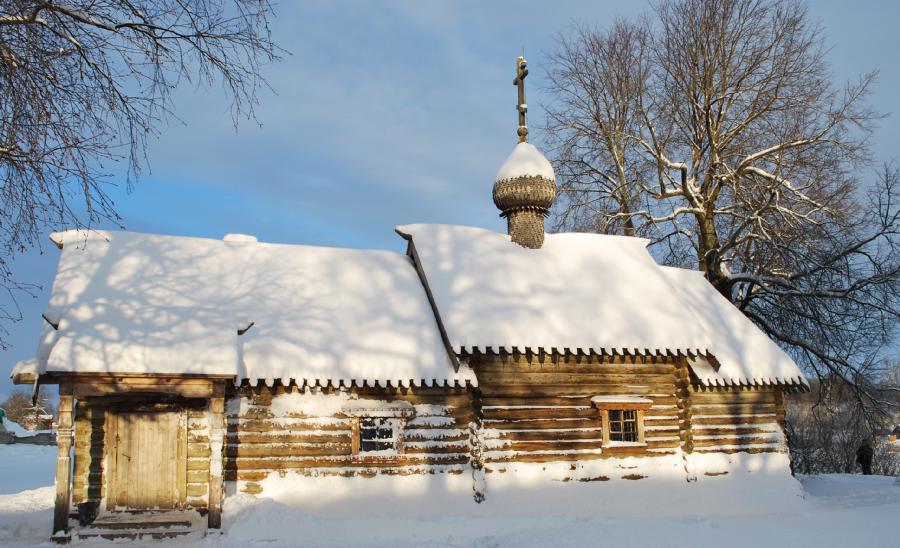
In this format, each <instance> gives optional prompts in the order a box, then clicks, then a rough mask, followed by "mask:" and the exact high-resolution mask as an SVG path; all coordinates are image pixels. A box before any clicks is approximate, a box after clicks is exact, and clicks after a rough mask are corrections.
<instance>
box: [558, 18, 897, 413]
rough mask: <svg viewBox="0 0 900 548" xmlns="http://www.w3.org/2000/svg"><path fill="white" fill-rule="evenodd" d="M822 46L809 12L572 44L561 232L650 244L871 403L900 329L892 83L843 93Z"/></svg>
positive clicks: (644, 23) (572, 37)
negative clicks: (885, 89)
mask: <svg viewBox="0 0 900 548" xmlns="http://www.w3.org/2000/svg"><path fill="white" fill-rule="evenodd" d="M821 36H822V30H821V29H820V28H819V27H817V26H816V25H814V24H812V23H810V21H809V16H808V13H807V10H806V7H805V6H804V5H803V4H802V3H800V2H798V1H795V0H773V1H763V0H734V1H732V0H727V1H726V0H664V1H662V2H660V3H659V4H656V5H655V7H654V9H653V11H652V13H650V14H649V15H647V16H645V17H643V18H641V19H640V20H637V21H618V22H616V23H615V24H613V25H612V26H611V27H610V28H608V29H605V30H604V29H593V28H586V27H580V28H576V29H574V31H571V32H569V33H568V34H564V35H563V36H561V38H560V39H559V48H558V50H557V51H556V53H555V54H554V55H553V57H552V64H551V68H550V70H549V80H550V82H551V87H550V91H551V92H552V94H553V96H554V99H555V100H554V101H553V103H552V104H551V105H550V106H549V107H548V123H547V135H548V140H549V145H550V149H551V151H552V153H553V155H554V161H555V162H554V163H555V166H556V168H557V172H558V174H559V175H560V179H561V191H562V192H561V200H560V201H559V203H558V206H557V209H556V211H555V216H556V217H555V218H556V221H557V228H565V229H570V230H571V229H574V230H587V231H600V232H608V233H620V234H628V235H630V234H636V235H640V236H645V237H648V238H650V239H651V241H652V247H651V250H652V252H653V253H654V254H655V255H656V256H657V257H658V258H659V259H660V260H662V261H663V262H666V263H668V264H675V265H678V266H688V267H693V268H698V269H699V270H701V271H703V272H704V273H705V274H706V277H707V279H708V280H709V281H710V283H712V284H713V286H715V287H716V288H717V289H718V290H719V291H720V292H721V293H722V294H723V295H725V296H726V297H728V298H729V299H731V300H732V302H734V303H735V305H737V306H738V307H739V308H740V309H741V310H742V311H743V312H744V313H745V314H746V315H747V316H748V317H749V318H750V319H752V320H753V321H754V322H756V323H757V324H758V325H759V326H760V327H762V328H763V329H764V330H765V331H766V332H767V333H768V334H769V335H770V336H771V337H772V338H774V339H775V340H776V341H778V342H779V343H781V344H782V345H783V346H784V347H785V348H786V349H788V351H790V352H791V353H792V354H793V355H794V356H795V358H796V359H797V360H798V361H799V362H800V363H801V364H802V365H804V366H806V368H807V369H808V370H809V371H812V372H814V373H815V374H818V375H820V376H837V377H839V378H841V379H842V380H843V381H844V382H847V383H849V384H850V385H851V386H854V387H864V386H868V385H866V384H865V383H863V382H860V379H861V378H862V376H867V375H869V374H871V373H873V372H874V370H875V369H876V368H877V366H878V364H879V363H881V362H880V360H879V359H878V358H879V352H881V351H882V349H883V348H884V347H885V345H886V344H887V343H888V342H889V341H890V340H891V338H892V336H893V334H894V331H895V328H896V325H897V320H898V317H900V303H898V297H897V296H898V294H900V293H898V289H900V255H898V247H897V246H898V244H900V240H898V229H900V210H898V207H897V197H898V192H900V184H898V183H900V174H898V170H897V167H896V166H894V165H886V166H885V167H884V168H883V169H882V170H881V171H880V172H879V173H877V174H875V176H874V177H872V179H874V182H872V181H869V182H866V181H864V180H863V179H864V176H865V174H871V173H873V170H872V169H871V161H872V159H871V155H870V147H869V139H870V136H871V132H872V128H873V124H874V123H875V122H876V121H877V119H878V118H879V116H878V115H877V114H876V113H875V112H873V111H872V110H871V109H870V108H869V107H868V106H867V105H866V103H865V99H866V95H867V93H868V90H869V88H870V86H871V85H872V83H873V81H874V79H875V76H876V74H875V73H870V74H867V75H865V76H863V77H861V78H859V80H858V81H854V82H849V83H847V84H845V85H843V86H835V85H834V84H833V83H832V82H831V76H830V73H829V68H828V65H827V63H826V61H825V48H824V46H823V41H822V38H821ZM857 392H858V398H859V399H858V403H859V404H860V405H861V406H862V407H863V408H865V409H872V408H875V407H879V406H883V405H885V404H888V403H890V402H889V401H885V400H883V399H882V398H881V397H880V396H878V394H881V392H878V393H874V392H872V391H869V390H858V391H857Z"/></svg>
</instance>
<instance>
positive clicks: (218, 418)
mask: <svg viewBox="0 0 900 548" xmlns="http://www.w3.org/2000/svg"><path fill="white" fill-rule="evenodd" d="M213 392H214V395H213V397H212V398H210V401H209V439H210V450H211V451H210V452H211V456H210V459H209V514H208V515H207V518H208V521H207V523H208V527H209V528H210V529H219V528H220V527H221V526H222V499H223V498H224V495H225V493H224V485H225V484H224V480H223V477H222V473H223V470H224V461H225V450H224V446H225V432H226V424H225V383H224V382H223V383H219V384H216V386H215V387H214V391H213Z"/></svg>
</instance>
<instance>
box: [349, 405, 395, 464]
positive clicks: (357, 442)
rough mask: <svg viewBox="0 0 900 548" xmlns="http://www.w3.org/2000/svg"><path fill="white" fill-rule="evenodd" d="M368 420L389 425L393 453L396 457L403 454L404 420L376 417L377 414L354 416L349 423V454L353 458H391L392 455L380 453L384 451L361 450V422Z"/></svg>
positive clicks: (392, 417) (393, 417) (391, 417)
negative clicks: (391, 434) (384, 422)
mask: <svg viewBox="0 0 900 548" xmlns="http://www.w3.org/2000/svg"><path fill="white" fill-rule="evenodd" d="M368 419H371V420H376V421H379V420H380V421H386V422H387V424H389V425H390V427H391V429H392V430H393V444H394V447H393V448H392V449H393V451H394V452H395V453H396V454H397V455H400V454H403V428H404V426H405V425H406V419H405V418H403V417H396V416H384V415H378V414H377V413H376V414H372V415H359V416H355V417H352V418H351V422H350V435H351V440H350V453H351V454H352V455H354V456H358V457H362V458H369V457H372V458H379V457H380V458H385V457H388V458H389V457H390V456H392V455H385V454H383V453H382V451H385V450H384V449H376V450H370V451H365V450H363V448H362V445H363V439H362V433H363V428H362V421H363V420H368ZM376 428H377V427H376Z"/></svg>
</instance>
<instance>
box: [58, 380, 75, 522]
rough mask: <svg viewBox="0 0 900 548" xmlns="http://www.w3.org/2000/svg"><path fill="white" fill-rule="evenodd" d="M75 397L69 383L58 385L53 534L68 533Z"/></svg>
mask: <svg viewBox="0 0 900 548" xmlns="http://www.w3.org/2000/svg"><path fill="white" fill-rule="evenodd" d="M74 403H75V398H74V396H73V390H72V385H71V384H61V385H60V386H59V420H58V422H57V425H58V429H57V437H56V448H57V449H56V500H55V504H54V510H53V534H54V536H56V535H63V536H67V535H68V534H69V501H70V498H71V481H72V461H71V456H70V450H71V448H72V437H73V431H72V414H73V412H74Z"/></svg>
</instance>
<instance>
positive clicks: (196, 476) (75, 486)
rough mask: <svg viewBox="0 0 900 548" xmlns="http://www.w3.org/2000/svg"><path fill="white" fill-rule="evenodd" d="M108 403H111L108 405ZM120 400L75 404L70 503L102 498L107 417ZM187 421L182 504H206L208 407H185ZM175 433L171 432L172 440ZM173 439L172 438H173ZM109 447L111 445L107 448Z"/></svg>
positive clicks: (100, 400) (192, 506) (199, 506)
mask: <svg viewBox="0 0 900 548" xmlns="http://www.w3.org/2000/svg"><path fill="white" fill-rule="evenodd" d="M111 405H112V407H111ZM116 405H120V402H115V403H112V404H107V403H105V402H103V400H102V399H89V400H82V401H78V402H77V404H76V406H75V448H74V451H73V458H74V464H73V475H72V503H73V504H79V503H81V502H85V501H97V502H100V501H102V500H103V499H104V498H105V496H106V467H107V465H106V457H107V449H108V448H107V447H106V445H105V444H106V441H107V440H106V428H107V417H108V416H110V415H111V413H113V412H114V409H115V406H116ZM185 413H186V421H187V432H186V434H187V478H186V479H187V485H186V504H187V506H188V507H191V508H195V509H198V510H203V509H205V508H206V507H207V501H208V485H209V437H208V433H209V420H208V410H207V409H202V408H190V409H186V410H185ZM176 436H177V434H176V433H175V432H173V433H172V438H173V440H175V439H176ZM173 443H175V441H173ZM109 449H111V448H109Z"/></svg>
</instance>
